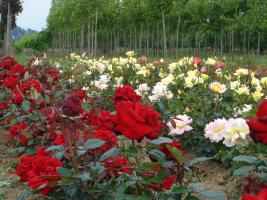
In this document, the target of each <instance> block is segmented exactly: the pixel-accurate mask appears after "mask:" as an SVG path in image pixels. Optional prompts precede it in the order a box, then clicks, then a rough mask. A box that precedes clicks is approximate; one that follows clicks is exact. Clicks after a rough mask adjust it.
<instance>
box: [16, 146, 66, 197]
mask: <svg viewBox="0 0 267 200" xmlns="http://www.w3.org/2000/svg"><path fill="white" fill-rule="evenodd" d="M59 167H62V163H61V161H60V160H59V159H57V158H53V157H51V156H50V152H46V151H44V150H42V149H38V150H37V154H36V155H35V156H28V155H26V156H23V157H22V158H21V159H20V163H19V164H18V166H17V170H16V174H17V175H18V176H19V177H20V179H21V180H22V181H24V182H28V184H29V186H30V187H31V188H33V189H37V190H39V191H40V193H42V194H43V195H48V194H49V193H50V192H51V191H52V190H53V188H54V186H53V183H54V182H57V181H60V179H61V178H60V174H59V173H58V172H57V168H59Z"/></svg>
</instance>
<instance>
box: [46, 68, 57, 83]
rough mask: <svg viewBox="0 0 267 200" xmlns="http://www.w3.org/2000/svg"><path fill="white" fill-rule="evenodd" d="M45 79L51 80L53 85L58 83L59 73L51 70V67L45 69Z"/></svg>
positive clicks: (53, 69)
mask: <svg viewBox="0 0 267 200" xmlns="http://www.w3.org/2000/svg"><path fill="white" fill-rule="evenodd" d="M44 73H45V76H46V78H50V79H51V80H52V82H53V83H55V82H57V81H58V77H59V75H60V72H59V71H58V70H57V69H55V68H53V67H49V68H47V69H45V71H44Z"/></svg>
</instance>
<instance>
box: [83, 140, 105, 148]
mask: <svg viewBox="0 0 267 200" xmlns="http://www.w3.org/2000/svg"><path fill="white" fill-rule="evenodd" d="M105 143H106V142H105V141H104V140H99V139H89V140H88V141H87V142H85V144H84V145H83V148H84V149H86V150H87V149H96V148H99V147H101V146H103V145H104V144H105Z"/></svg>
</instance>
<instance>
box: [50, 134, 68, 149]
mask: <svg viewBox="0 0 267 200" xmlns="http://www.w3.org/2000/svg"><path fill="white" fill-rule="evenodd" d="M53 144H54V145H61V146H67V144H66V141H65V134H62V133H61V134H57V136H56V139H55V140H54V142H53Z"/></svg>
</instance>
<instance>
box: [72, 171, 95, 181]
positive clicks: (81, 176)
mask: <svg viewBox="0 0 267 200" xmlns="http://www.w3.org/2000/svg"><path fill="white" fill-rule="evenodd" d="M73 177H74V178H78V179H81V181H82V182H85V181H90V180H92V178H91V177H90V173H87V172H86V173H83V174H78V175H75V176H73Z"/></svg>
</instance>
